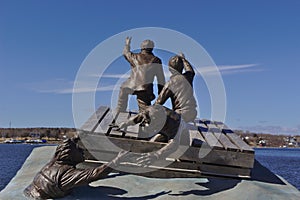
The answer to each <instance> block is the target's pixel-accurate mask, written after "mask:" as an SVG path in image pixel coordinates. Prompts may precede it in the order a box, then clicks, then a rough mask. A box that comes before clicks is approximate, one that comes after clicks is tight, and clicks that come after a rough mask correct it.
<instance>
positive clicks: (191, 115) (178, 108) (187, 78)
mask: <svg viewBox="0 0 300 200" xmlns="http://www.w3.org/2000/svg"><path fill="white" fill-rule="evenodd" d="M183 69H184V70H185V72H184V73H183ZM169 70H170V72H171V74H172V75H171V77H170V80H169V81H168V82H167V83H166V84H165V85H164V88H163V89H162V91H161V93H160V94H159V96H158V98H157V100H156V102H155V104H160V105H163V104H164V103H165V102H166V101H167V99H168V98H171V102H172V108H173V110H174V111H175V112H177V113H178V114H180V115H181V117H182V119H183V120H184V121H185V122H192V121H194V120H195V118H196V116H197V110H196V107H197V105H196V100H195V97H194V95H193V80H194V76H195V71H194V70H193V67H192V66H191V64H190V63H189V62H188V61H187V59H186V58H185V56H184V55H183V54H180V55H176V56H173V57H172V58H170V60H169Z"/></svg>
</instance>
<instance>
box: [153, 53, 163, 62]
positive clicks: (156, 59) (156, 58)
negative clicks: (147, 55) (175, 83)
mask: <svg viewBox="0 0 300 200" xmlns="http://www.w3.org/2000/svg"><path fill="white" fill-rule="evenodd" d="M153 56H154V60H153V63H159V64H161V63H162V62H161V59H160V58H159V57H157V56H155V55H153Z"/></svg>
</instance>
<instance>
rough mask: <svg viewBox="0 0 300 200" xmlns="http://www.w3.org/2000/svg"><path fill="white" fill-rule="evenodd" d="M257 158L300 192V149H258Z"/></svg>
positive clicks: (256, 150)
mask: <svg viewBox="0 0 300 200" xmlns="http://www.w3.org/2000/svg"><path fill="white" fill-rule="evenodd" d="M255 158H256V159H257V160H258V161H259V162H260V163H261V164H262V165H264V166H265V167H267V168H268V169H269V170H271V171H272V172H273V173H275V174H277V175H279V176H281V177H283V178H284V179H285V180H287V181H288V182H289V183H290V184H292V185H294V186H295V187H296V188H297V189H298V190H300V170H299V166H300V148H257V149H255Z"/></svg>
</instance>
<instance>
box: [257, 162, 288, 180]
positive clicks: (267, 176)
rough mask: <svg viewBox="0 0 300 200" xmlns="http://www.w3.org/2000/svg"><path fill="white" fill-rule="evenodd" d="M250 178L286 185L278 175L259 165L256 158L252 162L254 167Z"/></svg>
mask: <svg viewBox="0 0 300 200" xmlns="http://www.w3.org/2000/svg"><path fill="white" fill-rule="evenodd" d="M251 180H253V181H260V182H265V183H273V184H280V185H286V184H285V183H284V182H283V181H282V180H281V179H280V178H278V176H276V175H275V174H273V173H272V172H271V171H270V170H269V169H267V168H266V167H264V166H263V165H261V164H260V163H259V162H258V161H257V160H255V162H254V168H253V170H252V172H251Z"/></svg>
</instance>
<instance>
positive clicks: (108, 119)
mask: <svg viewBox="0 0 300 200" xmlns="http://www.w3.org/2000/svg"><path fill="white" fill-rule="evenodd" d="M113 119H114V116H113V112H112V110H109V112H108V113H107V114H106V115H105V117H104V118H103V120H102V121H101V123H100V124H99V126H98V127H97V128H96V130H95V131H94V132H96V133H101V134H106V133H107V132H108V130H109V125H110V124H111V123H112V121H113Z"/></svg>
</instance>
